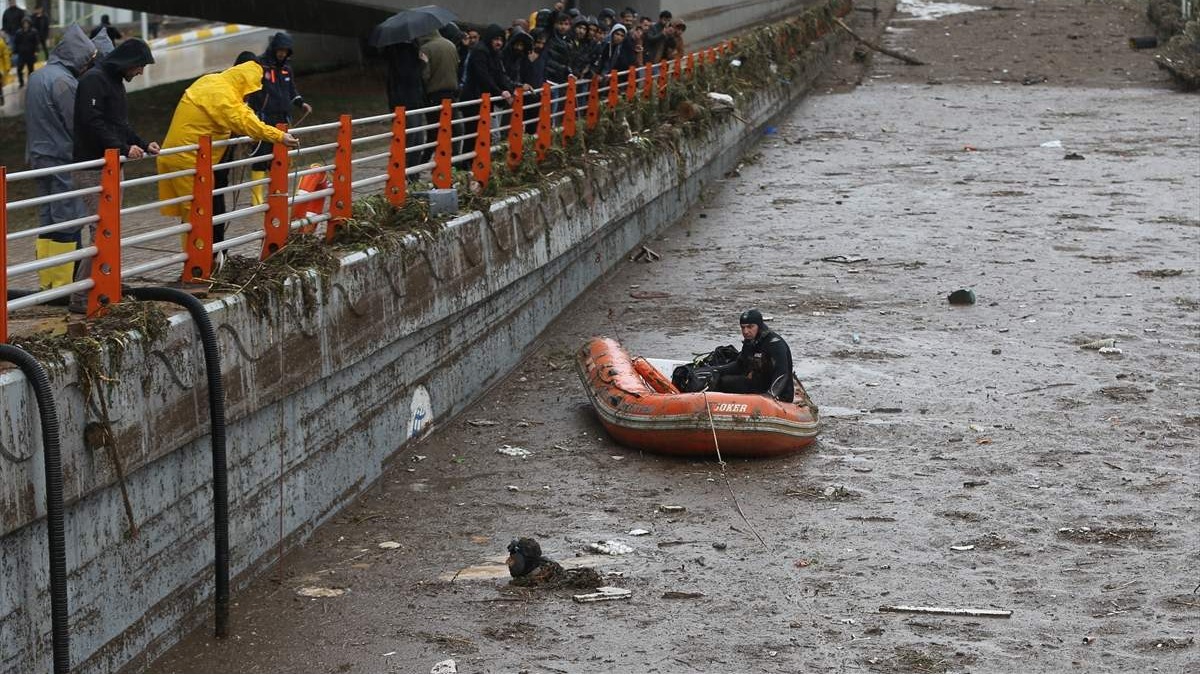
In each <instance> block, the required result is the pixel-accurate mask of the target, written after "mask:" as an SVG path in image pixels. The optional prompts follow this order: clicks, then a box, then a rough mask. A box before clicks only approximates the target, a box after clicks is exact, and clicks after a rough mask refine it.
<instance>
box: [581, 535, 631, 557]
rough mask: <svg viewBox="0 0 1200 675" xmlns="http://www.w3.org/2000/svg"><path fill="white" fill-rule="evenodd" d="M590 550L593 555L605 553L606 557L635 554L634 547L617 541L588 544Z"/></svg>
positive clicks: (610, 540)
mask: <svg viewBox="0 0 1200 675" xmlns="http://www.w3.org/2000/svg"><path fill="white" fill-rule="evenodd" d="M588 550H589V551H592V552H593V553H603V554H604V555H625V554H626V553H633V547H632V546H630V545H629V544H626V543H624V542H620V541H617V540H615V539H609V540H608V541H594V542H592V543H590V544H588Z"/></svg>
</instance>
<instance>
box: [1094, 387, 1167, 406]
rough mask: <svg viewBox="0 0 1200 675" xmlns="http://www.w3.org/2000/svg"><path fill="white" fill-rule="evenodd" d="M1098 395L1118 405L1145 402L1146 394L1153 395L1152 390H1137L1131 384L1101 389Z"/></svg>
mask: <svg viewBox="0 0 1200 675" xmlns="http://www.w3.org/2000/svg"><path fill="white" fill-rule="evenodd" d="M1100 393H1101V394H1103V395H1105V396H1107V397H1108V398H1110V399H1112V400H1114V401H1117V402H1120V403H1136V402H1140V401H1145V400H1146V394H1152V393H1154V390H1153V389H1139V388H1138V387H1135V386H1133V385H1132V384H1122V385H1114V386H1111V387H1101V388H1100Z"/></svg>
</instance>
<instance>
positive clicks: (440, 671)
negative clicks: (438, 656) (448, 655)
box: [429, 659, 458, 675]
mask: <svg viewBox="0 0 1200 675" xmlns="http://www.w3.org/2000/svg"><path fill="white" fill-rule="evenodd" d="M429 672H430V673H433V674H435V675H449V674H450V673H457V672H458V664H457V663H455V662H454V659H446V660H445V661H438V662H437V663H435V664H433V668H431V669H430V670H429Z"/></svg>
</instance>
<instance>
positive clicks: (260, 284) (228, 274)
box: [209, 234, 341, 319]
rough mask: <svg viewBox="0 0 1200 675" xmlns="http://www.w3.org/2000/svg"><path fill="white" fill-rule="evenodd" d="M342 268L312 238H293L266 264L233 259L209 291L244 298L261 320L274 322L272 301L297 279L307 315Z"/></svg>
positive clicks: (310, 235)
mask: <svg viewBox="0 0 1200 675" xmlns="http://www.w3.org/2000/svg"><path fill="white" fill-rule="evenodd" d="M339 267H341V262H340V261H339V260H338V257H337V255H336V254H335V253H334V250H333V249H332V248H330V247H329V246H327V245H325V243H324V241H322V240H321V239H320V238H319V237H317V236H316V235H313V234H294V235H292V236H291V238H289V239H288V242H287V244H285V245H284V246H283V247H281V248H280V249H279V250H278V251H276V252H275V253H274V254H273V255H271V256H270V257H268V258H267V259H266V260H256V259H254V258H248V257H246V256H240V255H232V256H229V257H228V258H226V260H225V262H224V264H223V265H221V268H220V269H219V270H217V272H216V273H214V274H213V278H212V282H211V283H210V284H209V290H210V291H212V292H214V293H221V294H241V295H243V296H245V298H246V302H247V303H248V304H249V307H250V310H251V311H252V312H254V314H255V315H256V316H258V317H259V318H262V319H270V318H272V314H271V304H272V302H271V300H272V298H273V297H276V296H278V295H282V294H283V292H284V290H285V289H286V288H287V286H288V280H289V279H292V278H295V279H296V281H295V283H296V284H297V286H298V288H299V292H300V297H301V299H302V300H303V303H304V305H303V309H304V312H305V313H311V312H312V311H313V310H314V309H315V308H316V292H317V288H318V287H320V288H321V290H326V288H327V286H328V283H329V277H330V276H331V275H332V274H333V273H334V272H335V271H337V270H338V268H339Z"/></svg>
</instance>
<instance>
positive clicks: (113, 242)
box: [0, 26, 831, 342]
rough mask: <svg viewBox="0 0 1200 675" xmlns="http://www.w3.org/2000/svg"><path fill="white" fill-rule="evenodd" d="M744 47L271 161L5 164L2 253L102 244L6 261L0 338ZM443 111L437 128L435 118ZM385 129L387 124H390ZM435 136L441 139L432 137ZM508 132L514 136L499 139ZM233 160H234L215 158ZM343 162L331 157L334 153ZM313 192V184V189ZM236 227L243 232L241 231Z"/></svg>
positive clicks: (414, 117) (489, 154)
mask: <svg viewBox="0 0 1200 675" xmlns="http://www.w3.org/2000/svg"><path fill="white" fill-rule="evenodd" d="M828 30H831V28H830V27H828V26H826V27H822V28H821V29H820V30H819V32H818V33H817V37H820V36H821V35H823V34H824V33H825V32H828ZM732 48H733V45H732V43H731V42H728V41H726V42H722V43H720V44H719V45H716V46H714V47H710V48H708V49H704V50H700V51H694V52H691V53H689V54H686V55H682V56H679V57H677V58H676V59H674V60H671V61H662V62H659V63H655V64H649V65H644V66H636V67H632V68H629V69H627V70H624V71H619V72H618V71H613V72H610V73H608V74H607V75H606V76H602V77H594V78H591V79H588V80H578V81H577V80H576V79H575V78H574V77H573V76H572V77H570V78H569V79H568V81H567V82H563V83H559V84H551V83H546V84H544V85H542V87H541V89H540V90H531V91H528V92H527V91H523V90H522V89H518V90H516V91H515V92H514V94H513V96H512V99H511V101H510V102H509V104H508V106H507V107H501V106H494V105H493V104H494V103H495V101H494V98H493V97H491V96H488V95H487V94H484V95H483V96H482V97H481V98H479V99H475V100H470V101H458V102H451V101H450V100H445V101H443V102H442V104H441V105H440V106H430V107H425V108H418V109H414V110H406V109H405V108H402V107H399V108H396V109H395V110H394V111H392V112H390V113H387V114H381V115H374V116H369V117H363V118H359V119H351V117H350V116H349V115H342V116H341V117H340V118H339V119H338V121H337V122H330V123H324V124H317V125H312V126H308V127H299V128H295V129H291V130H290V132H291V133H292V134H293V135H295V136H296V137H297V138H299V139H301V140H304V139H305V138H312V137H313V135H314V134H319V133H327V132H336V140H335V141H333V142H325V143H319V144H315V145H311V146H306V145H302V146H301V147H299V148H296V149H291V150H289V149H287V148H286V147H284V146H283V145H275V146H273V148H272V151H271V154H270V155H255V154H254V153H253V152H251V153H248V154H250V155H251V156H248V157H237V156H236V155H237V151H238V149H240V148H248V147H250V146H251V145H252V144H256V143H257V142H256V141H254V140H252V139H250V138H246V137H239V138H230V139H226V140H220V141H216V142H214V141H212V140H211V138H209V137H207V136H205V137H202V138H200V139H199V142H198V143H197V144H195V145H188V146H182V147H172V148H164V149H163V150H162V151H161V152H160V153H159V155H158V156H159V157H162V156H168V155H171V154H177V153H184V152H192V153H195V154H196V162H195V165H194V167H193V168H188V169H183V170H179V171H173V172H170V173H162V174H156V175H152V176H147V177H142V178H130V179H125V178H123V176H122V165H123V164H125V163H126V162H130V161H145V160H129V159H128V158H125V157H120V156H118V153H117V151H116V150H112V149H110V150H108V151H107V153H106V154H105V156H104V158H103V159H101V160H93V161H87V162H78V163H74V164H67V165H63V166H57V167H52V168H44V169H34V170H28V171H19V172H15V173H7V171H6V169H5V168H4V167H0V203H3V204H4V209H2V210H0V235H3V236H0V255H2V256H4V259H5V260H6V261H7V260H8V257H7V255H8V244H9V243H10V242H17V241H19V240H22V239H27V238H31V237H38V236H42V235H46V234H51V233H55V232H63V231H70V230H73V229H74V228H79V227H85V228H93V227H94V228H95V237H94V240H93V241H91V242H89V243H88V245H86V246H81V247H79V248H77V249H76V250H73V251H70V252H66V253H60V254H57V255H50V256H47V257H44V258H39V259H34V260H28V261H22V262H17V263H14V264H8V265H7V269H6V274H5V275H4V276H3V277H0V297H3V298H4V302H5V307H4V311H3V313H0V342H6V341H7V340H8V320H9V313H10V312H12V311H15V310H19V309H22V308H26V307H31V306H34V305H40V304H45V303H48V302H52V301H55V300H60V299H62V298H65V297H67V296H70V295H72V294H76V293H81V294H83V293H85V294H86V296H87V314H88V315H89V316H92V315H95V314H97V313H98V312H103V311H104V309H105V307H106V306H107V305H108V304H109V303H111V302H116V301H118V300H119V299H120V297H121V283H122V280H124V279H127V278H130V277H135V276H142V275H146V274H149V273H153V272H159V273H161V272H162V271H163V270H168V269H170V268H179V269H180V274H179V279H180V280H181V281H183V282H185V283H201V282H204V281H206V280H208V279H209V278H210V277H211V275H212V272H213V265H214V255H215V254H217V253H219V252H221V251H228V250H230V249H233V248H236V247H242V246H247V245H250V244H255V243H261V249H260V251H259V256H260V258H261V259H266V258H268V257H269V256H271V255H273V254H274V253H276V252H277V251H279V250H280V249H281V248H282V247H283V246H285V245H286V244H287V241H288V238H289V236H291V234H292V233H293V232H296V231H303V232H310V233H311V232H315V231H316V230H317V226H318V225H324V237H325V240H326V241H331V240H332V239H333V238H334V236H335V235H336V233H337V230H338V227H339V226H340V225H341V224H342V223H344V222H345V221H346V220H347V219H348V218H350V217H351V216H352V210H353V196H354V194H355V193H356V192H358V193H362V192H364V191H372V192H375V193H378V192H379V191H380V188H381V187H382V193H383V195H384V196H385V197H386V199H387V200H388V201H389V202H390V203H391V204H393V205H396V206H400V205H403V204H404V203H405V201H406V200H407V199H408V194H407V192H408V184H409V180H410V179H411V178H413V177H415V176H416V175H418V174H419V173H421V172H423V171H427V170H428V171H430V172H431V174H432V183H433V185H434V186H435V187H437V188H448V187H450V186H451V183H452V180H453V177H452V167H453V166H455V165H458V166H461V165H463V164H465V163H469V166H470V173H471V175H472V178H473V179H474V180H475V181H478V182H479V183H480V185H482V186H484V187H486V186H487V184H488V181H489V180H490V179H491V175H492V165H493V161H494V155H495V154H496V153H497V152H498V151H500V150H502V149H503V150H504V151H505V157H504V158H503V161H505V162H506V164H507V165H508V167H509V168H510V169H515V168H516V167H517V166H518V165H520V164H521V163H522V162H523V161H524V160H525V155H526V153H527V152H529V151H530V150H532V152H533V153H534V156H535V157H536V160H537V161H538V162H541V161H543V160H545V158H546V155H547V153H548V152H549V150H550V148H551V147H552V146H553V144H554V143H555V142H556V139H557V142H558V143H561V144H562V146H563V147H566V146H567V145H568V144H569V143H571V141H572V139H573V138H574V137H575V136H576V134H577V133H578V130H579V128H580V125H584V126H585V127H586V128H587V129H592V128H594V127H595V126H596V125H597V124H598V123H599V120H600V116H601V113H602V111H604V110H613V109H615V108H616V107H617V106H619V105H621V103H622V102H631V101H634V100H636V99H639V98H640V99H642V100H648V99H651V98H653V97H660V98H661V97H665V96H666V92H667V86H668V83H669V82H671V81H672V80H680V79H683V78H690V77H692V76H693V75H694V74H695V73H696V72H698V70H699V69H701V68H705V67H708V66H710V65H712V64H715V63H716V62H717V61H718V60H719V59H720V58H722V57H723V56H727V55H728V54H729V53H730V52H731V51H732ZM462 112H467V113H470V114H468V115H465V116H460V117H457V118H456V113H462ZM434 115H436V117H437V121H436V122H432V123H428V122H426V120H427V119H429V118H431V117H432V116H434ZM381 126H382V127H383V130H380V129H379V127H381ZM527 129H533V130H535V131H534V133H532V134H530V135H531V136H532V137H533V138H532V140H533V148H531V149H527V148H526V147H525V144H526V140H527V139H526V135H527V134H526V130H527ZM431 137H432V140H429V139H430V138H431ZM501 139H503V140H504V141H505V142H498V141H500V140H501ZM456 148H457V149H458V153H457V154H455V149H456ZM416 153H421V154H420V155H416ZM426 153H430V154H429V155H428V156H429V159H428V160H427V161H423V162H413V163H412V164H411V165H410V163H409V159H411V158H412V157H414V156H421V157H425V156H426ZM223 154H224V155H227V156H229V158H228V159H216V158H219V157H221V156H222V155H223ZM330 156H331V157H332V161H328V158H329V157H330ZM312 159H318V160H321V161H319V162H317V163H315V164H314V165H313V166H310V167H304V166H302V164H303V162H304V161H311V160H312ZM214 160H216V161H214ZM264 161H268V162H269V163H270V171H269V176H268V177H267V178H262V179H253V178H252V179H250V180H243V181H239V182H236V183H233V182H231V184H229V185H227V186H224V187H220V188H216V187H215V185H214V181H215V176H216V174H215V172H217V171H226V172H230V173H232V172H233V171H234V170H237V169H241V168H244V167H246V166H249V165H252V164H257V163H260V162H264ZM374 163H382V164H383V167H382V169H373V168H372V167H371V166H370V165H372V164H374ZM73 171H97V172H99V176H100V178H99V185H98V186H96V187H83V188H78V189H74V190H71V191H69V192H62V193H57V194H50V195H43V196H38V197H31V198H27V199H21V200H18V201H14V202H11V203H10V202H8V200H7V194H8V188H9V186H10V185H11V184H13V183H17V182H20V181H28V180H33V179H36V178H39V177H45V176H50V175H55V174H68V173H70V172H73ZM364 174H365V175H364ZM308 176H324V177H326V178H327V179H328V180H324V181H315V182H316V183H317V185H316V186H315V187H314V189H311V190H309V191H305V190H300V189H298V185H299V183H300V182H301V181H302V180H303V179H304V178H306V177H308ZM179 178H191V179H192V193H191V195H190V196H188V195H184V196H179V197H174V198H171V199H166V200H151V201H146V202H144V203H139V204H131V205H124V206H123V205H122V199H121V197H122V194H123V192H124V191H125V190H126V189H128V188H131V187H136V186H140V185H157V184H158V183H159V182H160V181H163V180H170V179H179ZM311 182H312V181H310V183H311ZM256 187H261V188H264V189H265V191H266V193H267V194H266V197H265V199H264V200H263V202H262V203H260V204H256V205H249V206H239V205H238V203H237V202H238V201H239V199H237V197H238V196H239V195H240V194H242V193H243V191H246V190H252V189H254V188H256ZM309 187H313V186H312V185H311V184H310V186H309ZM91 195H96V196H97V197H98V199H99V208H98V210H97V212H96V213H95V214H89V215H86V216H84V217H79V218H75V219H73V220H67V221H64V222H58V223H52V224H47V225H38V226H35V227H30V228H28V229H24V230H20V231H16V232H10V231H9V229H8V222H9V215H10V214H11V213H13V212H15V211H20V210H22V209H31V208H37V207H42V206H45V205H47V204H50V203H52V202H55V201H60V200H68V199H81V198H83V197H86V196H91ZM231 195H232V202H233V203H231V204H230V206H229V210H228V211H227V212H225V213H220V214H214V212H213V205H214V198H215V197H225V198H229V197H230V196H231ZM184 204H187V205H188V207H187V208H188V209H189V211H188V215H187V217H186V218H183V219H182V220H180V219H175V220H169V219H166V218H165V217H164V220H163V221H162V222H155V223H150V224H149V227H142V228H140V229H141V231H139V232H137V233H133V234H128V235H123V234H122V220H123V219H124V218H125V217H127V216H133V215H138V214H145V213H147V212H153V211H157V210H159V209H161V208H163V207H166V206H172V205H184ZM142 225H143V226H144V225H146V224H145V223H142ZM218 225H224V226H226V227H225V228H224V229H226V231H227V232H228V234H229V236H228V237H225V238H223V239H221V240H217V239H215V238H214V226H218ZM235 229H237V230H239V231H237V232H234V230H235ZM164 241H167V242H179V243H177V244H175V245H177V246H179V250H178V251H175V252H172V251H167V250H162V249H161V248H156V249H155V252H157V253H158V254H159V255H155V256H151V257H150V258H149V259H145V258H144V256H141V255H139V256H137V257H138V258H139V260H136V261H135V260H133V259H132V258H133V257H132V256H130V255H129V250H130V249H131V248H132V247H140V248H146V247H147V245H150V244H158V246H159V247H161V246H162V243H161V242H164ZM89 263H90V270H91V271H90V274H88V275H86V276H84V275H77V278H76V279H75V280H74V281H72V282H70V283H66V284H63V285H59V286H56V287H53V288H45V289H41V290H38V291H33V292H29V293H27V294H22V295H20V297H16V298H14V299H8V295H9V294H8V285H9V282H10V280H12V279H13V278H14V277H20V276H21V275H28V274H30V273H33V272H37V271H39V270H46V269H50V268H54V267H57V266H59V265H65V264H81V265H88V264H89ZM123 263H125V264H123ZM85 269H86V268H85Z"/></svg>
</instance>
